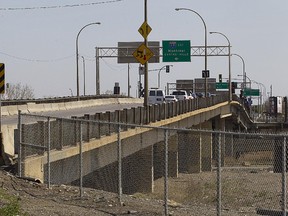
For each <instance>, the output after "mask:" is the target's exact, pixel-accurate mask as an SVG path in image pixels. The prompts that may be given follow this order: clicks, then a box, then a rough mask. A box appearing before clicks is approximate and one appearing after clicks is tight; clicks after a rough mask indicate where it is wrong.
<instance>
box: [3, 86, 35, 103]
mask: <svg viewBox="0 0 288 216" xmlns="http://www.w3.org/2000/svg"><path fill="white" fill-rule="evenodd" d="M3 97H4V98H5V99H8V100H11V99H33V98H34V97H35V96H34V89H32V88H31V86H28V85H27V84H26V85H23V84H21V83H16V84H11V83H10V84H9V85H7V87H6V89H5V95H3Z"/></svg>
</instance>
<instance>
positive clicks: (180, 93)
mask: <svg viewBox="0 0 288 216" xmlns="http://www.w3.org/2000/svg"><path fill="white" fill-rule="evenodd" d="M172 95H175V96H176V98H177V100H187V99H193V97H192V96H191V95H188V94H187V92H186V91H185V90H176V91H173V92H172Z"/></svg>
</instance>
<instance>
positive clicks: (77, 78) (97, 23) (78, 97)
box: [76, 22, 101, 100]
mask: <svg viewBox="0 0 288 216" xmlns="http://www.w3.org/2000/svg"><path fill="white" fill-rule="evenodd" d="M100 24H101V23H100V22H95V23H89V24H87V25H85V26H83V27H82V28H81V29H80V31H79V32H78V34H77V37H76V80H77V100H80V95H79V64H78V58H79V54H78V39H79V35H80V33H81V32H82V30H83V29H84V28H86V27H87V26H90V25H100Z"/></svg>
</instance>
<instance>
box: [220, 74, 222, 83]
mask: <svg viewBox="0 0 288 216" xmlns="http://www.w3.org/2000/svg"><path fill="white" fill-rule="evenodd" d="M219 82H220V83H221V82H222V74H219Z"/></svg>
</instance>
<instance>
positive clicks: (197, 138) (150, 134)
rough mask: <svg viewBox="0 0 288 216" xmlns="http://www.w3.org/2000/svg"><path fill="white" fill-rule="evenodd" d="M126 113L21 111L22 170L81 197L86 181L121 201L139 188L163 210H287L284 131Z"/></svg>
mask: <svg viewBox="0 0 288 216" xmlns="http://www.w3.org/2000/svg"><path fill="white" fill-rule="evenodd" d="M124 118H125V114H124V113H121V112H118V113H113V114H112V113H106V114H105V115H98V114H95V115H90V116H84V117H82V118H76V117H75V118H72V119H63V118H55V117H45V116H37V115H29V114H21V115H20V118H19V127H18V128H19V139H20V140H19V145H18V148H17V150H18V154H19V163H18V165H19V167H18V168H19V170H18V171H19V175H20V176H23V177H33V178H39V179H41V180H42V181H43V182H44V183H46V184H47V185H48V187H49V186H50V185H60V184H66V185H74V186H78V187H79V191H80V194H79V196H81V197H82V196H85V193H83V191H85V190H86V188H94V189H99V190H104V191H109V192H113V193H115V195H116V196H118V197H119V200H120V201H122V199H123V194H130V195H131V194H133V195H135V194H136V195H139V194H141V197H142V196H144V197H147V198H153V199H157V200H161V202H159V207H160V208H163V209H162V211H161V213H162V214H164V215H169V214H170V213H171V212H173V215H225V216H226V215H227V216H228V215H229V216H230V215H236V216H237V215H258V214H257V213H259V212H261V211H264V210H267V209H268V210H275V211H278V212H281V215H286V205H287V201H286V188H287V185H286V184H287V183H286V175H287V172H286V171H287V164H286V155H287V154H286V153H287V152H286V151H287V148H286V135H285V134H278V135H277V134H271V133H267V134H265V133H261V134H260V133H259V134H257V133H253V134H251V133H240V132H225V131H217V130H203V129H201V130H200V129H195V128H194V129H182V128H175V127H173V128H168V127H167V128H164V127H150V126H145V125H133V124H129V123H127V119H124ZM117 122H120V123H117ZM121 122H122V123H121ZM125 122H126V123H125ZM139 196H140V195H139ZM175 203H176V204H175ZM175 205H176V207H177V209H176V208H175ZM163 206H164V207H163ZM172 206H174V207H172ZM268 210H267V211H268ZM279 214H280V213H279Z"/></svg>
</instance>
